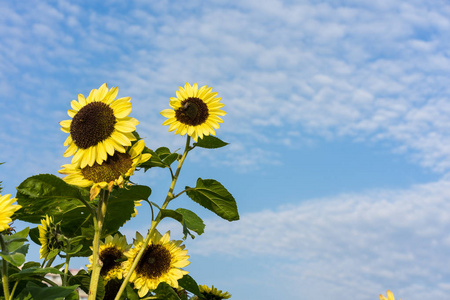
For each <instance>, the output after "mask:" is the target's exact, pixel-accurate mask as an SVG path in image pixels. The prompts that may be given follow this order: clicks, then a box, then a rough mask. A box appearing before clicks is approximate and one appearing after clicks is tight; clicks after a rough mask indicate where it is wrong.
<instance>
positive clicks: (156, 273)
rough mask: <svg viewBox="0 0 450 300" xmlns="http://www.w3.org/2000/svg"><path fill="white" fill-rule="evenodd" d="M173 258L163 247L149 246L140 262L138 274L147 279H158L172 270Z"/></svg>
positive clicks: (137, 269)
mask: <svg viewBox="0 0 450 300" xmlns="http://www.w3.org/2000/svg"><path fill="white" fill-rule="evenodd" d="M171 258H172V256H171V255H170V251H169V250H167V249H166V248H165V247H164V246H161V245H149V246H148V247H147V249H146V250H145V252H144V255H142V258H141V260H140V261H139V263H138V265H137V267H136V272H137V273H138V274H139V276H145V277H146V278H158V277H160V276H161V275H163V274H165V273H167V272H168V271H169V270H170V262H171Z"/></svg>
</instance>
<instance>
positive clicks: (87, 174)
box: [58, 140, 151, 200]
mask: <svg viewBox="0 0 450 300" xmlns="http://www.w3.org/2000/svg"><path fill="white" fill-rule="evenodd" d="M144 147H145V143H144V140H139V141H137V142H136V143H135V144H134V145H133V146H132V147H130V148H129V149H128V150H127V151H126V152H125V153H120V152H115V153H114V155H112V156H109V155H108V158H107V159H106V160H105V161H104V162H103V163H102V164H98V163H97V162H95V163H94V164H93V165H92V166H85V167H84V168H80V167H79V166H77V165H74V164H67V165H63V166H62V168H63V169H62V170H59V171H58V172H59V173H61V174H67V176H66V177H64V178H63V179H64V181H65V182H67V183H69V184H73V185H77V186H81V187H91V200H92V199H94V198H95V197H96V196H97V195H98V194H99V193H100V190H101V189H105V188H107V187H108V184H109V183H110V182H113V183H114V185H118V186H121V187H122V186H123V183H124V177H125V178H127V177H129V176H131V175H133V173H134V170H135V169H136V167H137V166H138V165H139V164H141V163H143V162H146V161H147V160H149V159H150V157H151V154H149V153H142V151H143V150H144Z"/></svg>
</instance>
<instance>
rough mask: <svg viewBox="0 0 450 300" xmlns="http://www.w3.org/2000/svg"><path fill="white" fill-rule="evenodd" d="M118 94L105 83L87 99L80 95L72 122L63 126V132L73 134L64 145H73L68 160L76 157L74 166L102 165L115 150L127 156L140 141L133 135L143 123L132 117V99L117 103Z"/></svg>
mask: <svg viewBox="0 0 450 300" xmlns="http://www.w3.org/2000/svg"><path fill="white" fill-rule="evenodd" d="M118 91H119V89H118V88H117V87H114V88H111V89H108V86H107V85H106V83H105V84H103V85H102V86H101V87H100V88H99V89H98V90H97V89H93V90H92V91H91V93H90V94H89V96H88V97H87V98H85V97H84V96H83V95H82V94H79V95H78V101H76V100H72V102H71V106H72V109H69V110H68V112H67V113H68V115H69V116H70V117H71V118H72V119H71V120H65V121H61V122H60V123H59V124H60V125H61V130H62V131H64V132H66V133H70V135H69V137H68V138H67V139H66V141H65V142H64V146H69V147H68V148H67V150H66V152H64V157H69V156H71V155H74V157H73V158H72V164H74V165H80V167H81V168H84V167H85V166H92V165H94V163H95V162H97V164H101V163H102V162H103V161H105V160H106V159H107V158H108V157H107V156H108V154H109V155H110V156H112V155H114V151H115V150H117V151H118V152H121V153H125V147H126V146H131V142H132V141H135V140H136V137H135V136H134V135H133V133H132V132H133V131H135V130H136V125H137V124H139V122H138V120H136V119H134V118H131V117H128V115H129V114H130V112H131V103H130V97H125V98H120V99H116V100H115V98H116V96H117V93H118Z"/></svg>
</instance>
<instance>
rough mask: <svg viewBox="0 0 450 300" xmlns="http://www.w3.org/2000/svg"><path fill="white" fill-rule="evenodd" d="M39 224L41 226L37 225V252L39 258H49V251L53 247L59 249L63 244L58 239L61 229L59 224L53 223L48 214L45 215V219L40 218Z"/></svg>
mask: <svg viewBox="0 0 450 300" xmlns="http://www.w3.org/2000/svg"><path fill="white" fill-rule="evenodd" d="M41 224H42V226H41V225H38V229H39V242H41V249H39V254H40V255H41V257H40V258H41V259H42V258H44V259H49V254H50V252H52V251H53V250H55V249H61V247H62V246H63V243H62V242H61V241H59V240H58V236H59V234H60V233H61V229H60V226H59V224H55V222H54V221H53V218H52V217H50V216H48V215H45V219H42V220H41ZM55 255H56V254H55Z"/></svg>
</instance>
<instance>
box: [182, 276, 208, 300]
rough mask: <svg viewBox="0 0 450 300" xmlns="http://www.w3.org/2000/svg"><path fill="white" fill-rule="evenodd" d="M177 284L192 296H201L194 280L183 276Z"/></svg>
mask: <svg viewBox="0 0 450 300" xmlns="http://www.w3.org/2000/svg"><path fill="white" fill-rule="evenodd" d="M178 283H179V285H180V286H181V287H182V288H184V289H185V290H186V291H188V292H191V293H192V294H194V295H196V296H199V297H202V296H203V295H202V294H201V293H200V289H199V288H198V284H197V282H196V281H195V280H194V278H192V277H191V276H189V275H188V274H186V275H184V276H183V277H182V278H181V279H179V280H178Z"/></svg>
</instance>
